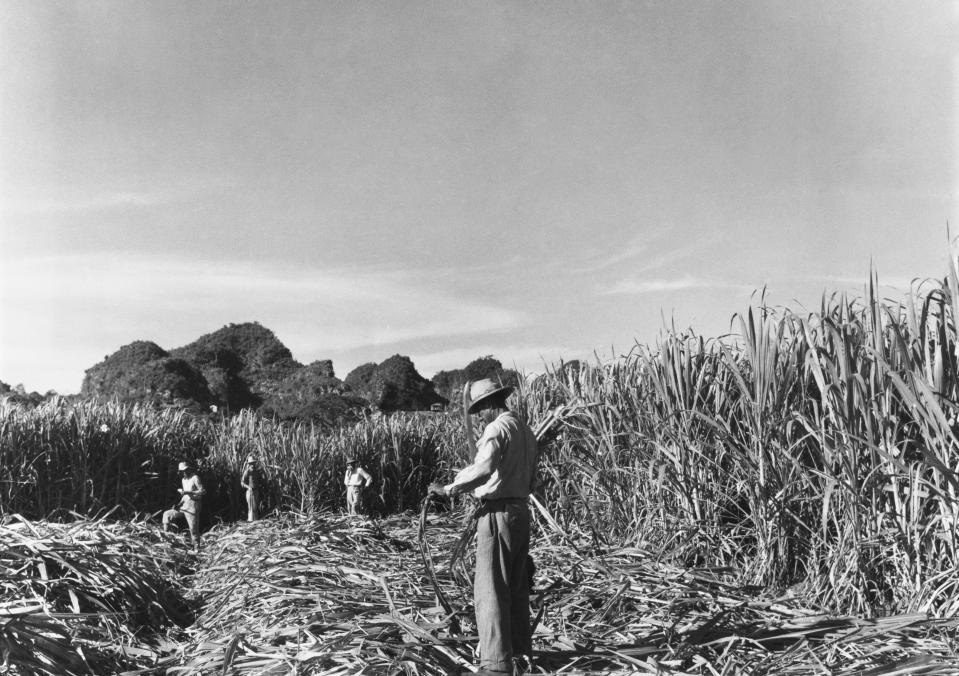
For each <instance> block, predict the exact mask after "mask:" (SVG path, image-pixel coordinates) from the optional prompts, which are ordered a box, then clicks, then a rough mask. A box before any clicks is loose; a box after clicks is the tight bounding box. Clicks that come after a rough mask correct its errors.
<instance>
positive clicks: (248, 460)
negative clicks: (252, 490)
mask: <svg viewBox="0 0 959 676" xmlns="http://www.w3.org/2000/svg"><path fill="white" fill-rule="evenodd" d="M255 462H256V458H255V457H253V454H252V453H250V454H249V455H248V456H246V464H247V465H252V464H254V463H255Z"/></svg>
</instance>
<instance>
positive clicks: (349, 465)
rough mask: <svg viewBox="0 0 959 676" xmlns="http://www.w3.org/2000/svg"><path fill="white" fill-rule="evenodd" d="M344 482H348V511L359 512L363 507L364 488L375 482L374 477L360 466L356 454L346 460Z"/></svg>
mask: <svg viewBox="0 0 959 676" xmlns="http://www.w3.org/2000/svg"><path fill="white" fill-rule="evenodd" d="M343 483H344V484H346V511H347V513H348V514H351V515H356V514H359V513H360V512H361V510H362V509H363V489H364V488H368V487H369V486H370V484H372V483H373V477H371V476H370V473H369V472H367V471H366V470H365V469H363V468H362V467H361V466H360V463H359V460H357V459H356V457H355V456H353V457H350V459H349V460H347V461H346V476H345V477H344V478H343Z"/></svg>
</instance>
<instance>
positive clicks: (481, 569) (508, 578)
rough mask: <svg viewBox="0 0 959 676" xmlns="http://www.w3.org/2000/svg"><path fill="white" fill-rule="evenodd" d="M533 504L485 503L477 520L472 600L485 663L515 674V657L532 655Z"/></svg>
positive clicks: (492, 668) (514, 501) (481, 659)
mask: <svg viewBox="0 0 959 676" xmlns="http://www.w3.org/2000/svg"><path fill="white" fill-rule="evenodd" d="M529 523H530V515H529V506H528V505H527V504H526V501H525V500H508V501H499V500H493V501H489V502H487V503H485V504H484V507H483V508H482V510H481V511H480V516H479V520H478V522H477V524H476V574H475V576H474V578H473V603H474V605H475V607H476V627H477V630H478V632H479V643H480V667H481V668H482V669H486V670H488V671H501V672H505V673H508V674H511V673H512V672H513V657H518V656H520V655H529V654H531V653H532V646H531V642H532V639H531V637H530V618H529V580H528V578H527V570H526V557H527V554H528V553H529Z"/></svg>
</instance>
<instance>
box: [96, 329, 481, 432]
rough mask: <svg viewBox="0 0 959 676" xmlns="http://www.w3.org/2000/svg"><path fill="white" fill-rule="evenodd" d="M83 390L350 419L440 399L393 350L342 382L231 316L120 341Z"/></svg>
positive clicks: (197, 406) (202, 407) (128, 398)
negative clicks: (178, 331)
mask: <svg viewBox="0 0 959 676" xmlns="http://www.w3.org/2000/svg"><path fill="white" fill-rule="evenodd" d="M494 361H495V360H494ZM496 363H497V364H498V363H499V362H496ZM81 397H83V398H100V399H114V398H115V399H119V400H121V401H124V402H133V401H144V402H152V403H158V404H164V405H175V406H178V407H181V408H186V409H188V410H192V411H195V412H197V411H204V412H205V411H209V410H211V409H212V410H216V411H219V412H221V413H236V412H238V411H240V410H243V409H252V410H257V411H260V412H261V413H264V414H267V415H272V416H275V417H277V418H280V419H283V420H312V421H314V422H317V423H322V424H334V423H336V422H338V421H342V420H349V419H353V418H356V417H357V416H359V415H362V414H363V412H364V411H368V410H379V411H383V412H387V413H389V412H393V411H401V410H402V411H416V410H428V409H429V408H430V406H431V405H432V404H445V403H446V399H445V398H444V397H442V396H440V395H438V394H437V393H436V391H435V390H434V387H433V383H431V382H430V381H429V380H427V379H426V378H424V377H423V376H421V375H420V374H419V373H418V372H417V371H416V368H415V366H414V365H413V362H412V360H411V359H410V358H409V357H404V356H402V355H394V356H392V357H390V358H389V359H387V360H386V361H384V362H382V363H381V364H365V365H363V366H360V367H357V368H356V369H354V370H353V372H351V373H350V374H349V376H347V378H346V381H345V382H344V381H342V380H340V379H339V378H337V377H336V374H335V373H334V370H333V363H332V362H331V361H330V360H318V361H315V362H313V363H311V364H307V365H303V364H301V363H299V362H298V361H296V359H294V358H293V354H292V353H291V352H290V350H289V348H287V347H286V346H285V345H284V344H283V343H282V342H281V341H280V340H279V338H277V337H276V335H275V334H274V333H273V332H272V331H271V330H270V329H268V328H266V327H265V326H262V325H261V324H259V323H257V322H246V323H242V324H229V325H227V326H224V327H223V328H221V329H219V330H217V331H214V332H212V333H208V334H206V335H203V336H200V337H199V338H197V339H196V340H195V341H193V342H191V343H189V344H187V345H184V346H182V347H178V348H175V349H173V350H170V351H169V352H167V351H166V350H165V349H163V348H162V347H160V346H159V345H157V344H156V343H153V342H150V341H145V340H138V341H135V342H133V343H130V344H128V345H124V346H123V347H121V348H120V349H119V350H117V351H116V352H115V353H113V354H111V355H107V356H106V357H104V359H103V361H102V362H100V363H98V364H96V365H94V366H92V367H90V368H89V369H88V370H87V371H86V376H85V378H84V380H83V386H82V389H81ZM214 407H215V408H214Z"/></svg>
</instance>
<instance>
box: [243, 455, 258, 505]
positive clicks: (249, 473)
mask: <svg viewBox="0 0 959 676" xmlns="http://www.w3.org/2000/svg"><path fill="white" fill-rule="evenodd" d="M259 483H260V477H259V469H258V468H257V466H256V458H255V457H254V456H253V454H252V453H250V454H249V455H248V456H247V457H246V464H245V465H244V466H243V476H242V477H241V478H240V485H241V486H243V488H245V489H246V508H247V512H246V520H247V521H256V519H257V518H258V516H259V514H258V510H257V502H256V492H257V490H258V484H259Z"/></svg>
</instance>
